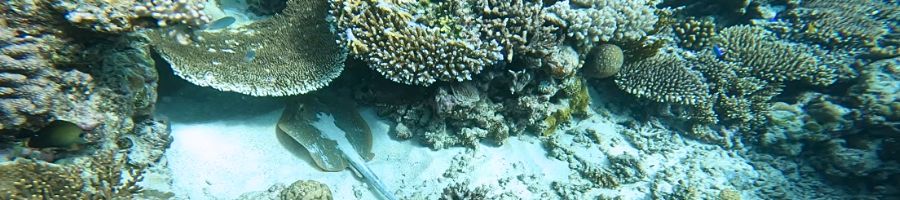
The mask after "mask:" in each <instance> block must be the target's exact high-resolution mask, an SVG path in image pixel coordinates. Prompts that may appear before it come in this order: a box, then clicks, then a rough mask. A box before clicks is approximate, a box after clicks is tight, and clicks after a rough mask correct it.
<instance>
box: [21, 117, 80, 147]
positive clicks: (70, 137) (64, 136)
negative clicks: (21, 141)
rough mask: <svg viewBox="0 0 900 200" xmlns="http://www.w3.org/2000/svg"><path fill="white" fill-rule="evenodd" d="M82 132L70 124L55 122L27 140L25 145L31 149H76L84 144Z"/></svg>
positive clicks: (60, 121) (76, 126)
mask: <svg viewBox="0 0 900 200" xmlns="http://www.w3.org/2000/svg"><path fill="white" fill-rule="evenodd" d="M83 135H84V130H82V129H81V128H80V127H78V125H75V124H74V123H72V122H68V121H63V120H56V121H53V122H51V123H50V124H48V125H47V126H45V127H44V128H41V130H39V131H38V132H37V133H35V134H34V136H32V137H30V138H28V140H27V141H26V142H25V145H26V146H28V147H32V148H69V149H71V148H77V147H78V145H80V144H83V143H85V141H84V138H82V136H83Z"/></svg>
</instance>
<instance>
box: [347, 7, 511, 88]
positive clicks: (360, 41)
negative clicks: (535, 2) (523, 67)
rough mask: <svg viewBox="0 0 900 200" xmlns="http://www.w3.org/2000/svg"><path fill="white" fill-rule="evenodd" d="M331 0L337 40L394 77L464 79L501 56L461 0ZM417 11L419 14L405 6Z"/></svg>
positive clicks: (407, 79) (398, 79) (422, 81)
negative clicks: (412, 0) (413, 0)
mask: <svg viewBox="0 0 900 200" xmlns="http://www.w3.org/2000/svg"><path fill="white" fill-rule="evenodd" d="M423 4H424V5H421V4H418V3H414V2H407V1H375V0H332V1H331V5H334V6H333V8H334V9H332V10H331V14H332V15H334V17H335V18H336V24H337V32H338V33H339V34H340V39H339V42H340V45H342V46H348V47H349V48H350V53H352V54H353V55H355V56H356V57H358V58H360V59H362V60H365V61H366V62H368V63H369V67H371V68H373V69H375V70H376V71H378V72H379V73H380V74H382V75H383V76H384V77H386V78H388V79H390V80H393V81H395V82H398V83H404V84H411V85H424V86H427V85H431V84H432V83H434V82H435V81H438V80H442V81H464V80H471V79H472V76H473V75H475V74H478V73H480V72H481V71H482V70H483V69H484V68H486V67H488V66H490V65H492V64H494V63H495V62H496V61H498V60H500V59H501V53H500V50H501V49H502V47H501V46H500V44H499V43H498V41H485V40H482V39H481V38H480V37H481V33H480V32H479V31H478V30H480V29H481V28H480V26H481V24H479V23H475V20H474V17H473V16H472V14H471V13H470V12H471V10H469V8H468V7H469V5H468V2H467V1H441V2H430V3H423ZM411 10H412V11H421V13H424V14H423V15H420V14H417V13H411V12H410V11H411Z"/></svg>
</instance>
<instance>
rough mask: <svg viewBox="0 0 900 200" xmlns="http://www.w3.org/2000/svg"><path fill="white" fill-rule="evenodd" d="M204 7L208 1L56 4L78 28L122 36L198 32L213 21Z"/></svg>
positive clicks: (59, 1)
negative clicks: (177, 29) (144, 31)
mask: <svg viewBox="0 0 900 200" xmlns="http://www.w3.org/2000/svg"><path fill="white" fill-rule="evenodd" d="M205 3H206V0H187V1H183V0H182V1H178V0H121V1H101V0H89V1H69V0H55V2H54V4H53V7H54V8H55V9H57V10H58V11H60V12H62V13H66V19H67V20H69V21H70V22H72V23H73V24H75V25H76V26H78V27H81V28H85V29H89V30H93V31H97V32H104V33H123V32H131V31H135V30H137V29H138V28H143V27H166V26H175V25H184V26H187V27H193V28H198V27H200V26H202V25H204V24H206V23H209V21H210V18H209V17H208V16H207V15H206V13H204V12H203V8H204V4H205Z"/></svg>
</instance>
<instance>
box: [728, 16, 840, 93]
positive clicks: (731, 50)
mask: <svg viewBox="0 0 900 200" xmlns="http://www.w3.org/2000/svg"><path fill="white" fill-rule="evenodd" d="M720 36H721V40H722V41H723V42H722V50H723V51H724V55H723V58H724V59H725V60H726V61H731V62H740V63H741V64H742V65H743V67H745V68H747V69H746V70H747V71H749V72H750V73H752V75H753V76H755V77H757V78H760V79H763V80H766V81H770V82H784V81H793V80H802V81H804V82H807V83H810V84H815V85H829V84H831V83H832V82H834V81H835V79H836V76H837V75H836V74H835V72H834V70H833V69H831V68H829V67H828V66H826V65H823V64H822V63H820V62H819V60H818V59H817V58H816V57H815V56H814V55H813V54H812V53H811V52H812V51H813V50H812V48H810V47H807V46H804V45H801V44H795V43H788V42H785V41H780V40H778V39H777V38H776V37H775V36H774V35H773V34H772V33H771V32H769V31H766V30H764V29H762V28H759V27H752V26H733V27H728V28H725V29H723V30H722V31H721V33H720ZM760 49H765V51H760Z"/></svg>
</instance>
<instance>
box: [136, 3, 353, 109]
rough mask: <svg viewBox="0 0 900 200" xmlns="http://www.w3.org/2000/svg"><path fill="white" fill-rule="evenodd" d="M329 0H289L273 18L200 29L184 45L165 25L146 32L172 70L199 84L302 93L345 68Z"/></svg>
mask: <svg viewBox="0 0 900 200" xmlns="http://www.w3.org/2000/svg"><path fill="white" fill-rule="evenodd" d="M327 7H328V4H327V2H323V1H309V0H290V1H288V2H287V8H285V10H284V11H283V12H282V13H280V14H278V15H275V16H273V17H271V18H268V19H264V20H263V21H259V22H255V23H253V24H250V25H247V26H245V27H241V28H237V29H235V30H225V31H219V32H200V33H199V38H200V39H198V41H194V42H192V43H191V44H188V45H183V44H181V43H179V42H177V41H174V40H171V39H170V38H167V37H166V36H165V35H166V33H165V32H164V31H155V32H151V33H148V34H147V35H148V36H150V38H151V40H152V41H153V44H155V46H156V48H157V50H158V51H159V52H160V53H161V54H162V56H163V57H164V58H166V59H167V60H168V61H169V62H170V63H171V64H172V68H173V69H174V70H175V73H176V74H177V75H179V76H181V77H182V78H184V79H186V80H188V81H190V82H192V83H194V84H197V85H200V86H209V87H213V88H216V89H219V90H224V91H234V92H239V93H244V94H249V95H254V96H287V95H295V94H303V93H307V92H310V91H313V90H317V89H319V88H322V87H325V86H326V85H328V84H329V83H330V82H331V80H333V79H334V78H336V77H337V76H338V75H340V73H341V72H342V71H343V69H344V60H345V59H346V55H347V54H346V50H345V49H344V48H342V47H341V46H339V45H338V44H337V43H336V42H335V39H336V38H335V35H334V33H332V32H331V29H329V25H328V22H327V21H326V16H327V14H328V12H327V11H326V8H327Z"/></svg>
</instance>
